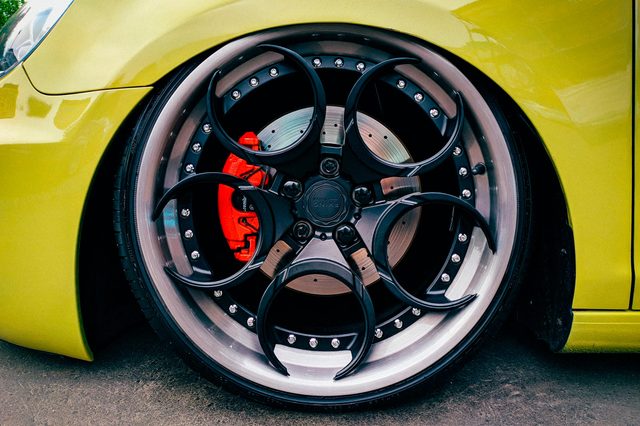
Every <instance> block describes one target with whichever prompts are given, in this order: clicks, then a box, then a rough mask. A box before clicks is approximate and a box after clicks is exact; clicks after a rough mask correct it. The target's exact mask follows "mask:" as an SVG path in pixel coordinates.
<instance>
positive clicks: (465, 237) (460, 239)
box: [458, 234, 468, 243]
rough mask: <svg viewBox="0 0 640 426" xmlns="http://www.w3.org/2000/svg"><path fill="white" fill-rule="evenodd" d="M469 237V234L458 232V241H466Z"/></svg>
mask: <svg viewBox="0 0 640 426" xmlns="http://www.w3.org/2000/svg"><path fill="white" fill-rule="evenodd" d="M467 238H468V237H467V234H458V241H460V242H461V243H466V242H467Z"/></svg>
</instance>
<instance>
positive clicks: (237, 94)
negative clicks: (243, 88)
mask: <svg viewBox="0 0 640 426" xmlns="http://www.w3.org/2000/svg"><path fill="white" fill-rule="evenodd" d="M240 96H242V93H240V91H239V90H234V91H233V92H231V97H232V98H233V99H235V100H238V99H240Z"/></svg>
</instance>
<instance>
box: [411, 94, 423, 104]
mask: <svg viewBox="0 0 640 426" xmlns="http://www.w3.org/2000/svg"><path fill="white" fill-rule="evenodd" d="M413 99H414V100H415V101H416V102H422V101H423V100H424V95H423V94H422V93H420V92H418V93H416V94H415V95H413Z"/></svg>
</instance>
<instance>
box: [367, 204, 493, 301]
mask: <svg viewBox="0 0 640 426" xmlns="http://www.w3.org/2000/svg"><path fill="white" fill-rule="evenodd" d="M433 204H440V205H448V206H452V207H456V208H458V209H459V211H460V212H462V214H464V215H465V216H467V217H469V218H470V219H472V220H473V222H474V223H475V224H476V225H477V226H478V227H479V228H480V229H481V230H482V232H483V234H484V235H485V238H486V239H487V245H488V246H489V248H490V249H491V250H492V251H493V252H494V253H495V251H496V243H495V239H494V237H493V234H492V233H491V229H490V227H489V224H488V222H487V221H486V219H485V218H484V216H482V214H481V213H480V212H479V211H478V210H477V209H476V208H475V207H473V206H471V205H470V204H469V203H467V202H466V201H463V200H461V199H460V198H457V197H454V196H453V195H449V194H444V193H440V192H423V193H416V194H410V195H407V196H405V197H402V198H400V199H398V200H395V201H391V202H388V204H387V207H386V209H385V210H384V211H382V212H381V214H380V218H379V220H378V223H377V225H376V228H375V231H374V233H373V240H372V251H373V253H372V255H373V259H374V261H375V265H376V268H377V270H378V274H379V275H380V279H381V280H382V282H383V283H384V285H385V286H386V287H387V289H388V290H389V291H390V292H391V293H392V294H393V295H394V296H396V297H397V298H398V299H400V300H401V301H403V302H405V303H407V304H408V305H410V306H414V307H420V308H425V309H431V310H438V311H442V310H450V309H457V308H461V307H463V306H466V305H467V304H469V303H470V302H471V301H472V300H473V299H474V298H475V297H476V295H475V294H469V295H466V296H463V297H462V298H460V299H456V300H449V299H448V298H447V297H445V295H444V291H445V290H446V288H444V287H442V286H440V287H438V288H433V287H432V288H431V289H430V291H428V292H427V293H426V298H425V300H422V299H419V298H417V297H415V296H413V295H412V294H411V293H409V292H408V291H407V290H406V289H405V288H404V287H403V286H402V285H400V283H398V281H397V280H396V278H395V277H394V275H393V273H392V270H391V266H390V265H389V261H388V256H387V241H388V238H389V234H390V232H391V229H392V227H393V225H394V224H395V223H396V222H397V220H398V219H400V218H401V217H402V216H403V215H404V214H406V213H407V212H408V211H410V210H411V209H414V208H416V207H419V206H423V205H433ZM378 208H379V207H378Z"/></svg>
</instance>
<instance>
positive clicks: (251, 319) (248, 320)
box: [247, 317, 256, 327]
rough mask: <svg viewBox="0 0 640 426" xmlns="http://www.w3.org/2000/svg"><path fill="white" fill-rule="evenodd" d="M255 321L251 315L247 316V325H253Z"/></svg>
mask: <svg viewBox="0 0 640 426" xmlns="http://www.w3.org/2000/svg"><path fill="white" fill-rule="evenodd" d="M255 323H256V320H255V319H254V318H253V317H249V318H247V326H249V327H253V325H254V324H255Z"/></svg>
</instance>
